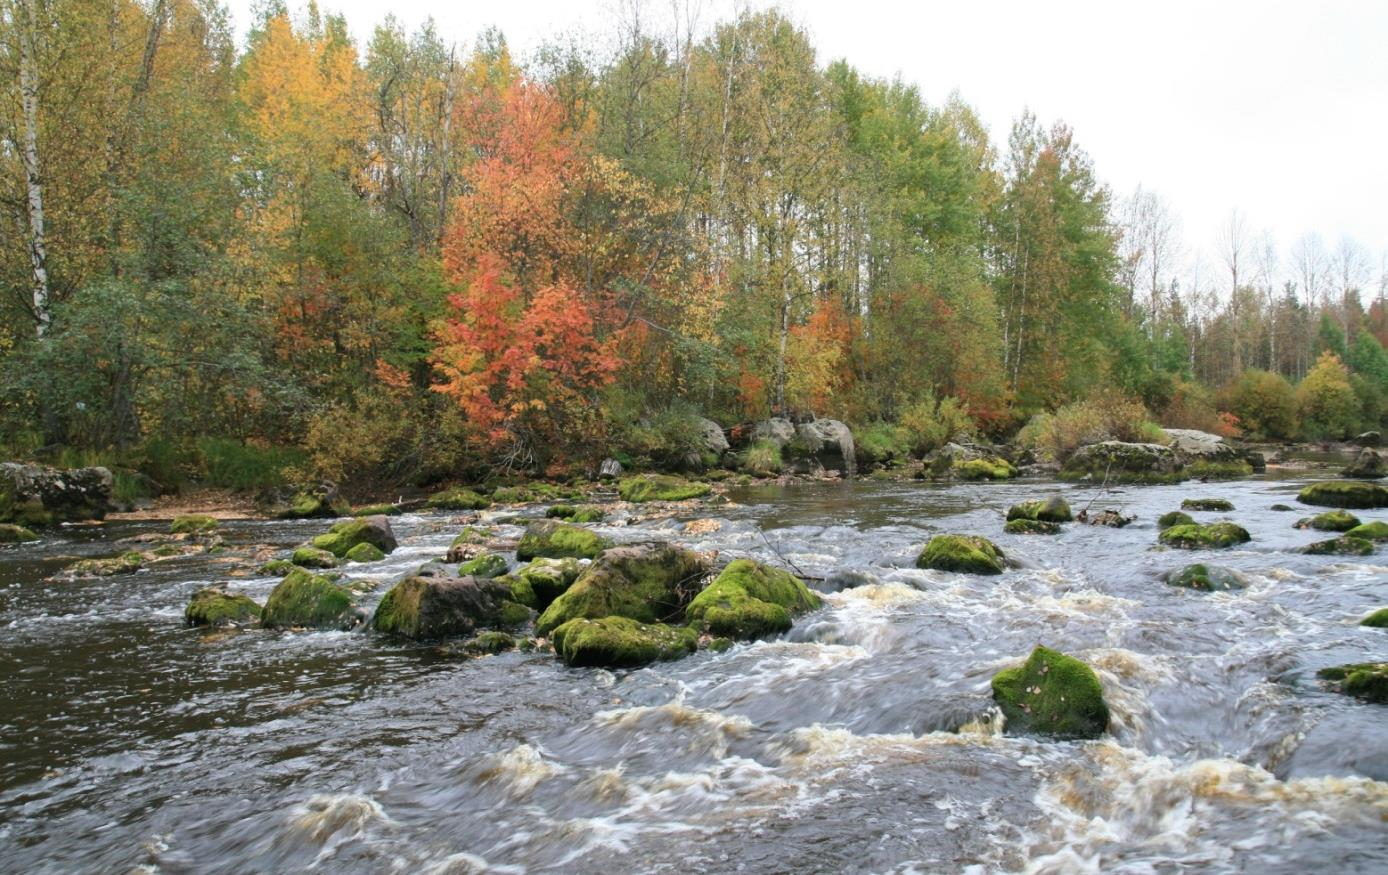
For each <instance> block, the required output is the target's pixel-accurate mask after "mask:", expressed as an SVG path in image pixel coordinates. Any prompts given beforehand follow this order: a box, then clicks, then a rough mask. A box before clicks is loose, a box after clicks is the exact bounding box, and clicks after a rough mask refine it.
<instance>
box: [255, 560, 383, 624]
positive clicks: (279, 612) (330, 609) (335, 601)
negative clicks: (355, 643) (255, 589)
mask: <svg viewBox="0 0 1388 875" xmlns="http://www.w3.org/2000/svg"><path fill="white" fill-rule="evenodd" d="M360 623H361V611H359V610H358V609H357V606H356V603H355V602H353V600H352V593H351V592H350V591H348V590H347V589H346V588H345V587H342V586H339V585H337V584H336V583H334V582H333V581H332V580H330V579H328V578H327V577H324V576H322V575H320V574H310V573H309V572H307V571H305V570H304V569H302V568H296V569H294V570H293V571H291V572H289V574H287V575H285V578H284V580H281V581H280V582H279V584H278V585H277V586H276V587H275V588H274V589H273V590H271V592H270V597H269V598H268V599H266V601H265V607H264V609H262V610H261V612H260V624H261V625H262V626H265V627H266V628H269V629H291V628H296V627H298V628H304V629H352V628H354V627H356V626H358V625H360Z"/></svg>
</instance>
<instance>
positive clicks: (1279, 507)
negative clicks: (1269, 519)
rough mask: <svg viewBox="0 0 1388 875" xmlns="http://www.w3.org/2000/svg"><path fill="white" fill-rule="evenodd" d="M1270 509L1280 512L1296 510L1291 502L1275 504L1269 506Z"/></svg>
mask: <svg viewBox="0 0 1388 875" xmlns="http://www.w3.org/2000/svg"><path fill="white" fill-rule="evenodd" d="M1268 510H1275V511H1277V512H1279V513H1287V512H1288V511H1293V510H1296V508H1294V507H1292V506H1291V505H1289V504H1274V505H1273V506H1272V507H1270V508H1268Z"/></svg>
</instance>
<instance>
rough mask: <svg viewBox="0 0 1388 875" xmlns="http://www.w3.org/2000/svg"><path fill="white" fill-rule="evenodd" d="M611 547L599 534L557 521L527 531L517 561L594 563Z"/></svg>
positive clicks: (536, 524) (539, 521)
mask: <svg viewBox="0 0 1388 875" xmlns="http://www.w3.org/2000/svg"><path fill="white" fill-rule="evenodd" d="M611 546H612V542H611V541H609V540H608V539H607V538H604V537H602V536H601V535H598V534H597V533H596V532H591V531H589V530H587V529H580V528H578V527H577V526H569V525H565V524H563V523H561V522H559V521H557V520H536V521H535V522H533V523H531V524H530V525H528V526H526V527H525V534H524V535H522V536H521V540H520V544H518V545H517V546H516V559H518V560H519V561H521V562H526V561H528V560H531V559H534V558H536V557H539V556H547V557H549V558H551V559H563V558H565V557H573V558H576V559H592V558H594V557H595V556H597V555H598V554H599V553H601V552H602V551H603V550H606V549H607V548H608V547H611Z"/></svg>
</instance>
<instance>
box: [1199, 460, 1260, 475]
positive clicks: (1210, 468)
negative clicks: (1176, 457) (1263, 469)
mask: <svg viewBox="0 0 1388 875" xmlns="http://www.w3.org/2000/svg"><path fill="white" fill-rule="evenodd" d="M1252 474H1253V466H1252V465H1250V464H1249V463H1248V462H1247V461H1246V460H1244V459H1229V460H1225V461H1220V462H1211V461H1206V460H1203V459H1197V460H1195V461H1194V462H1191V463H1190V464H1189V465H1187V466H1186V476H1187V477H1192V478H1197V479H1201V480H1234V479H1236V478H1239V477H1249V476H1251V475H1252Z"/></svg>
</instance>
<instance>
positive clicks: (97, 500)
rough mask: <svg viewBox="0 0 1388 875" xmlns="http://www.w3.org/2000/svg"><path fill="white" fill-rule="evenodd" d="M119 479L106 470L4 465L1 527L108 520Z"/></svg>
mask: <svg viewBox="0 0 1388 875" xmlns="http://www.w3.org/2000/svg"><path fill="white" fill-rule="evenodd" d="M114 483H115V478H114V477H112V475H111V472H110V471H109V470H107V469H105V468H101V467H95V468H50V467H48V466H47V465H37V464H22V463H19V462H4V463H0V523H14V524H16V525H20V526H24V527H26V528H39V527H43V526H51V525H57V524H58V523H63V522H79V521H81V520H91V519H97V520H99V519H102V518H104V517H105V516H106V511H107V509H108V506H109V503H110V499H111V490H112V488H113V486H114Z"/></svg>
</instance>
